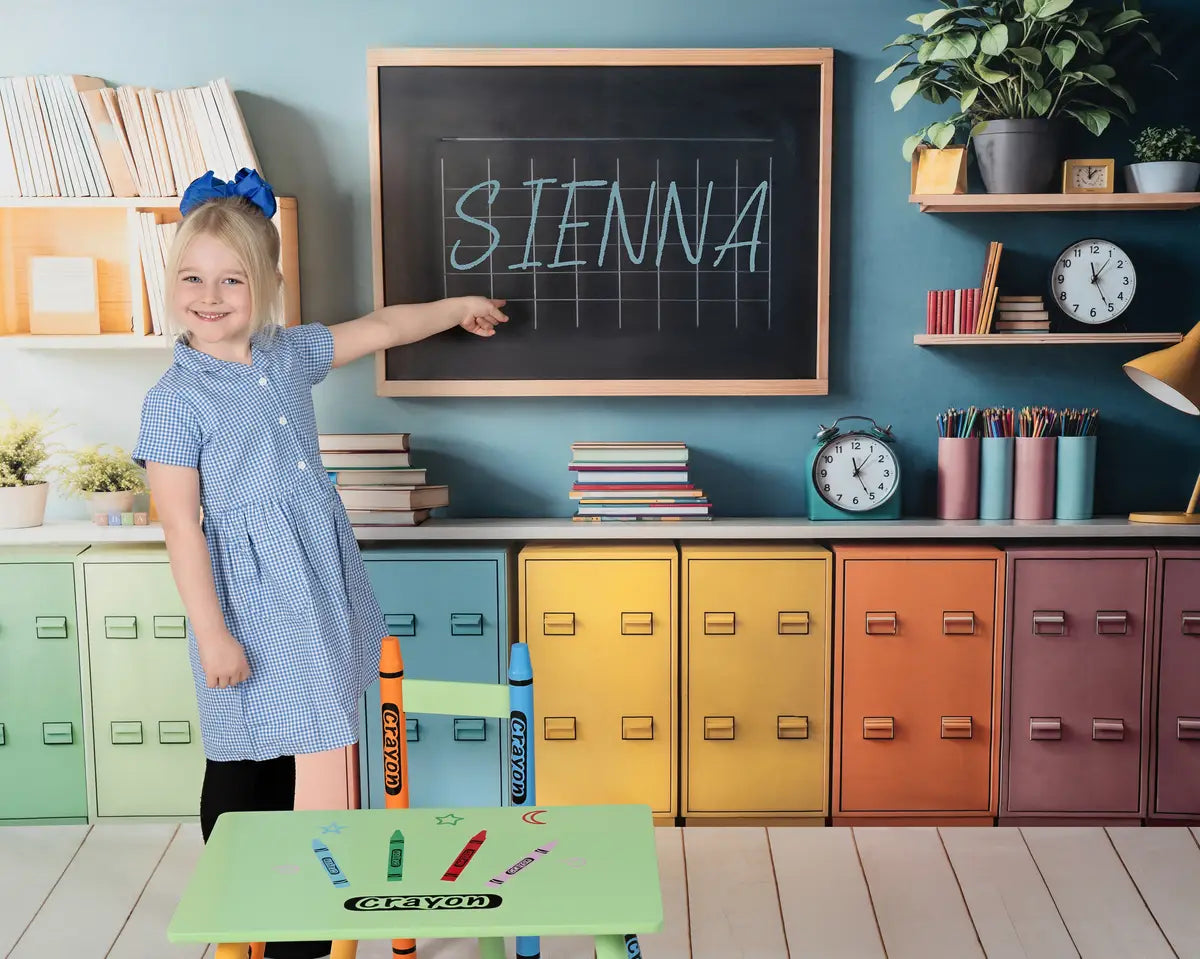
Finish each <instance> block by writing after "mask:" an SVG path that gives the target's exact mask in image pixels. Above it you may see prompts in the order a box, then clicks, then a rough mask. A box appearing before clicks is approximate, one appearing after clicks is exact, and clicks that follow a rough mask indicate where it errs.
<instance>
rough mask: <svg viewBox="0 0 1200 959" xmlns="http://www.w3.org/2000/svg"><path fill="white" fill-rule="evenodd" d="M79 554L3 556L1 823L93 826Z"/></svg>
mask: <svg viewBox="0 0 1200 959" xmlns="http://www.w3.org/2000/svg"><path fill="white" fill-rule="evenodd" d="M79 552H80V549H79V548H78V547H76V548H71V549H59V550H28V549H7V550H0V823H18V822H23V823H28V822H30V821H31V820H36V821H39V822H43V823H82V822H86V821H87V812H88V808H87V789H86V777H85V772H84V767H85V760H84V727H83V698H82V693H81V690H80V685H79V631H78V625H77V620H76V618H75V567H74V566H73V560H74V558H75V556H76V555H77V554H78V553H79Z"/></svg>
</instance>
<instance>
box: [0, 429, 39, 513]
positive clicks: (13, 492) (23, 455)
mask: <svg viewBox="0 0 1200 959" xmlns="http://www.w3.org/2000/svg"><path fill="white" fill-rule="evenodd" d="M47 432H48V430H47V420H45V419H43V418H41V417H37V416H29V417H26V418H24V419H19V418H17V417H16V416H14V415H11V414H10V415H8V416H6V417H5V418H4V419H0V529H25V528H27V527H30V526H41V525H42V523H43V521H44V520H45V518H46V495H47V493H48V492H49V491H50V484H49V483H48V482H47V480H46V474H47V473H48V468H47V466H46V461H47V460H48V459H49V458H50V452H51V451H50V446H49V444H48V443H47V441H46V436H47Z"/></svg>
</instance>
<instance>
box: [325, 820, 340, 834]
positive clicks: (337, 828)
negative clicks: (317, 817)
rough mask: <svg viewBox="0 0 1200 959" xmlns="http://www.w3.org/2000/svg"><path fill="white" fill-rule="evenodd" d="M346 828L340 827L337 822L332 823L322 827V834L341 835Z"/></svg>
mask: <svg viewBox="0 0 1200 959" xmlns="http://www.w3.org/2000/svg"><path fill="white" fill-rule="evenodd" d="M345 828H346V827H345V826H339V825H338V824H337V823H335V822H331V823H330V824H329V825H328V826H322V827H321V832H322V833H328V832H331V833H334V834H336V835H340V834H341V832H342V830H343V829H345Z"/></svg>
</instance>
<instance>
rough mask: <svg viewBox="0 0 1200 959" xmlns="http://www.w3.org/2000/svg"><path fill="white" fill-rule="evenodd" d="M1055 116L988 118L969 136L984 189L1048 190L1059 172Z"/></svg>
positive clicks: (1002, 191) (994, 190) (999, 190)
mask: <svg viewBox="0 0 1200 959" xmlns="http://www.w3.org/2000/svg"><path fill="white" fill-rule="evenodd" d="M1061 138H1062V132H1061V128H1060V126H1059V123H1058V121H1057V120H1042V119H1037V120H989V121H988V124H987V127H986V128H984V129H983V130H982V131H980V132H979V133H976V134H975V135H974V136H973V137H972V138H971V139H972V141H973V142H974V144H975V156H976V158H977V159H978V160H979V173H980V176H982V177H983V185H984V188H985V189H986V190H987V191H988V193H1050V192H1056V191H1055V189H1054V185H1055V179H1056V178H1057V175H1058V173H1059V169H1060V163H1061V160H1062V157H1061V152H1062V149H1061V146H1060V143H1061Z"/></svg>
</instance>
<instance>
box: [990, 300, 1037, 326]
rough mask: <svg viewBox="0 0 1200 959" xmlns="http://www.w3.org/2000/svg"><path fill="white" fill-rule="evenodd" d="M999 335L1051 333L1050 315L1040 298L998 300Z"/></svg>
mask: <svg viewBox="0 0 1200 959" xmlns="http://www.w3.org/2000/svg"><path fill="white" fill-rule="evenodd" d="M994 329H995V330H996V332H997V333H1049V332H1050V313H1049V312H1048V311H1047V310H1046V304H1045V302H1044V301H1043V300H1042V298H1041V297H1040V296H1000V297H997V298H996V322H995V324H994Z"/></svg>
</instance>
